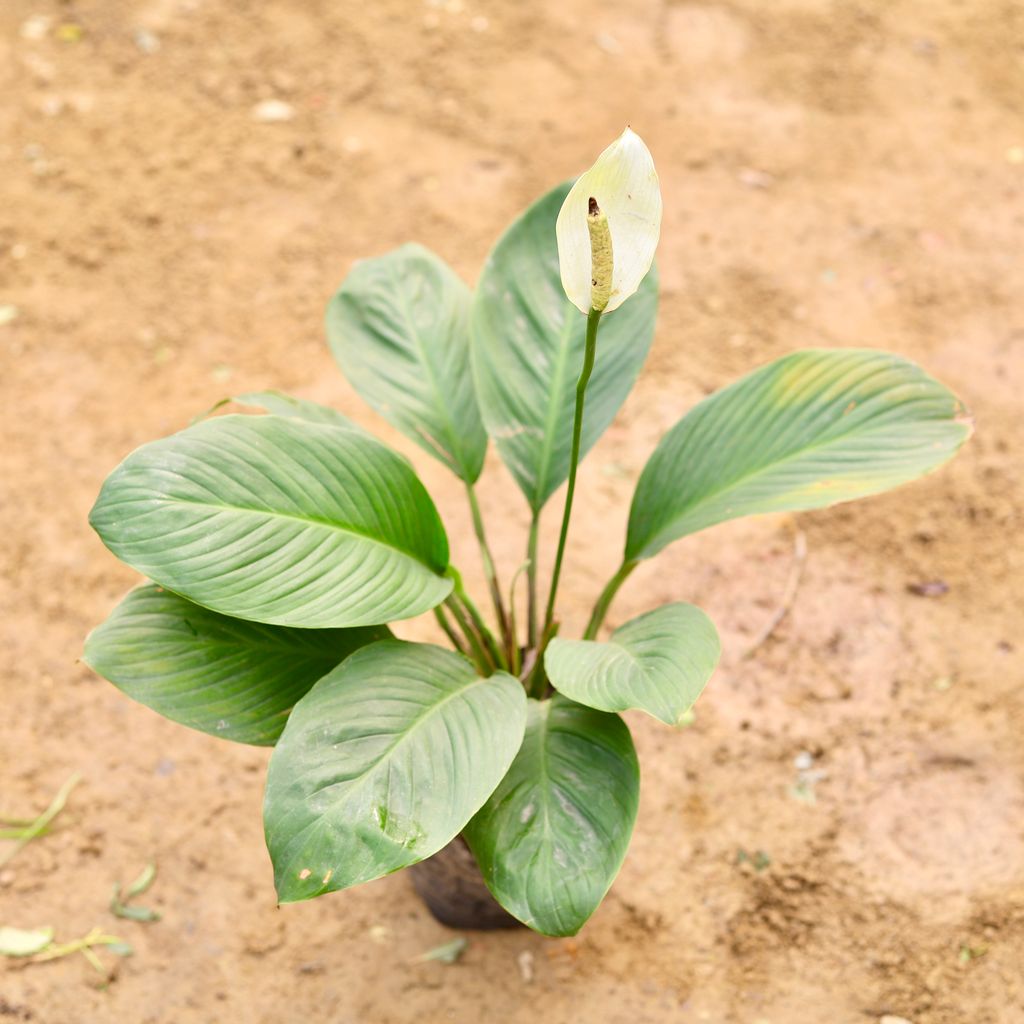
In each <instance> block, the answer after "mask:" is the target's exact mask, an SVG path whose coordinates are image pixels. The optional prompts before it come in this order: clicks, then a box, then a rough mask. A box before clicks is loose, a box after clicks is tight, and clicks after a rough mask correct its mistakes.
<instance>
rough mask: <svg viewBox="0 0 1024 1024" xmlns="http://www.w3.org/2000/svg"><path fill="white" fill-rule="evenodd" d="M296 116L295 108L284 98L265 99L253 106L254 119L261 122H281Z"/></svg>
mask: <svg viewBox="0 0 1024 1024" xmlns="http://www.w3.org/2000/svg"><path fill="white" fill-rule="evenodd" d="M294 117H295V108H294V107H293V106H292V105H291V104H290V103H285V101H284V100H264V101H263V102H262V103H257V104H256V106H255V107H253V108H252V119H253V120H254V121H259V122H260V123H261V124H281V123H282V122H284V121H291V120H292V119H293V118H294Z"/></svg>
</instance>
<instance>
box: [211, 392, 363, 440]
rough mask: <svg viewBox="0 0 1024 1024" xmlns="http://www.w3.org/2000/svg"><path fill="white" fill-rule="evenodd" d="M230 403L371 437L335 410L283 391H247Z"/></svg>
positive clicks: (236, 396)
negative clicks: (324, 424) (250, 406)
mask: <svg viewBox="0 0 1024 1024" xmlns="http://www.w3.org/2000/svg"><path fill="white" fill-rule="evenodd" d="M230 401H232V402H237V403H238V404H239V405H252V406H255V407H256V408H257V409H263V410H264V412H269V413H272V414H273V415H274V416H286V417H291V418H294V419H298V420H308V421H309V422H310V423H326V424H328V425H329V426H332V427H341V428H342V429H343V430H353V431H355V432H356V433H359V434H365V435H366V436H367V437H372V435H371V434H370V432H369V431H368V430H364V429H363V428H362V427H361V426H359V424H358V423H356V422H355V421H354V420H350V419H349V418H348V417H347V416H346V415H344V414H343V413H340V412H338V410H337V409H332V408H331V407H330V406H329V405H321V404H320V403H319V402H313V401H311V400H310V399H308V398H295V397H294V396H293V395H286V394H285V393H284V392H283V391H248V392H246V393H245V394H244V395H235V397H234V398H232V399H230Z"/></svg>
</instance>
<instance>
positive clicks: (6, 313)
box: [0, 306, 18, 327]
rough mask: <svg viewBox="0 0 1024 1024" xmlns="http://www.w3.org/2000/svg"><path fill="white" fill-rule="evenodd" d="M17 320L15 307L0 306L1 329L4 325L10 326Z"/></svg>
mask: <svg viewBox="0 0 1024 1024" xmlns="http://www.w3.org/2000/svg"><path fill="white" fill-rule="evenodd" d="M17 319H18V307H17V306H0V327H3V326H4V325H5V324H12V323H14V321H15V320H17Z"/></svg>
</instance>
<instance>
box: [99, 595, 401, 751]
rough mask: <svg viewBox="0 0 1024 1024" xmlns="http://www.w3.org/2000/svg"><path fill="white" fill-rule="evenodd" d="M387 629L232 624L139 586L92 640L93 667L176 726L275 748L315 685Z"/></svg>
mask: <svg viewBox="0 0 1024 1024" xmlns="http://www.w3.org/2000/svg"><path fill="white" fill-rule="evenodd" d="M390 635H391V633H390V630H389V629H388V628H387V627H386V626H365V627H362V628H358V629H294V628H291V627H288V626H267V625H264V624H262V623H257V622H246V621H244V620H243V619H232V618H229V617H228V616H226V615H221V614H220V613H219V612H212V611H210V610H209V609H207V608H202V607H200V606H199V605H197V604H193V603H192V602H191V601H186V600H185V598H183V597H179V596H178V595H177V594H172V593H171V592H170V591H169V590H164V589H163V587H157V586H154V585H153V584H147V585H145V586H142V587H137V588H136V589H135V590H133V591H132V592H131V593H130V594H129V595H128V596H127V597H126V598H125V599H124V600H123V601H122V602H121V603H120V604H119V605H118V606H117V608H115V609H114V611H113V612H112V613H111V615H110V617H109V618H108V619H107V621H106V622H104V623H103V624H102V625H101V626H98V627H97V628H96V629H94V630H93V631H92V632H91V633H90V634H89V636H88V638H87V639H86V641H85V654H84V661H85V663H86V664H87V665H88V666H89V667H90V668H92V669H93V670H94V671H95V672H98V673H99V674H100V675H101V676H103V677H104V678H105V679H109V680H110V681H111V682H112V683H113V684H114V685H115V686H116V687H118V689H120V690H121V691H123V692H124V693H126V694H127V695H128V696H129V697H131V698H132V699H133V700H137V701H139V703H140V704H145V705H146V706H147V707H150V708H152V709H153V710H154V711H157V712H159V713H160V714H161V715H164V716H165V717H166V718H170V719H171V720H172V721H175V722H180V723H181V724H182V725H187V726H190V727H191V728H193V729H199V730H200V731H201V732H208V733H210V734H211V735H213V736H219V737H220V738H221V739H226V740H235V741H237V742H239V743H256V744H261V745H265V746H272V745H273V744H274V743H275V742H276V741H277V738H278V736H280V735H281V730H282V729H283V728H284V723H285V720H286V719H287V717H288V712H289V711H291V709H292V707H293V705H294V704H295V702H296V701H297V700H298V699H299V698H300V697H301V696H302V695H303V694H305V693H307V692H308V691H309V689H310V687H312V685H313V684H314V683H315V682H316V681H317V680H318V679H320V678H321V677H322V676H324V675H326V674H327V673H328V672H329V671H330V670H331V669H332V668H334V666H335V665H337V664H338V663H339V662H340V661H343V660H344V659H345V658H346V657H348V655H349V654H351V653H352V652H353V651H354V650H356V649H357V648H359V647H364V646H365V645H366V644H369V643H373V642H374V641H375V640H382V639H384V638H386V637H389V636H390Z"/></svg>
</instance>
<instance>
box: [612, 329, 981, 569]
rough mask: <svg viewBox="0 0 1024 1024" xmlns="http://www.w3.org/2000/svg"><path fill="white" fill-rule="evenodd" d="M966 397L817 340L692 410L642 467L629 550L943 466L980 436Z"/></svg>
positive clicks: (650, 548) (858, 492)
mask: <svg viewBox="0 0 1024 1024" xmlns="http://www.w3.org/2000/svg"><path fill="white" fill-rule="evenodd" d="M970 433H971V422H970V419H969V417H968V416H967V415H966V413H965V412H964V408H963V406H962V405H961V404H960V401H959V400H958V399H957V397H956V396H955V395H954V394H953V393H952V392H950V391H949V390H947V389H946V388H945V387H943V386H942V385H941V384H939V383H938V382H937V381H935V380H933V379H932V378H931V377H929V376H928V375H927V374H926V373H924V371H923V370H921V369H920V368H919V367H917V366H915V365H914V364H913V363H911V362H908V361H907V360H906V359H901V358H900V357H899V356H894V355H890V354H888V353H886V352H878V351H875V350H871V349H836V350H827V349H808V350H807V351H804V352H794V353H793V354H792V355H788V356H784V357H783V358H782V359H778V360H776V361H775V362H774V363H769V364H768V365H767V366H762V367H761V368H760V369H759V370H755V371H754V372H753V373H751V374H748V375H747V376H746V377H744V378H742V379H741V380H739V381H737V382H736V383H735V384H733V385H731V386H730V387H727V388H725V389H724V390H722V391H719V392H717V393H715V394H713V395H711V396H710V397H709V398H706V399H705V400H704V401H703V402H701V403H700V404H699V405H697V406H696V407H695V408H694V409H692V410H691V411H690V412H689V413H687V414H686V415H685V416H684V417H683V418H682V419H681V420H680V421H679V422H678V423H677V424H676V425H675V426H674V427H673V428H672V429H671V430H670V431H669V432H668V433H667V434H666V435H665V436H664V437H663V438H662V440H661V442H660V444H659V445H658V447H657V448H656V449H655V451H654V454H653V455H652V456H651V458H650V460H649V461H648V463H647V466H646V467H645V468H644V471H643V473H642V474H641V476H640V481H639V483H638V484H637V489H636V495H635V496H634V498H633V507H632V509H631V510H630V516H629V532H628V537H627V540H626V560H627V561H635V560H638V559H641V558H650V556H651V555H654V554H656V553H657V552H658V551H660V550H661V549H662V548H663V547H665V545H666V544H669V543H670V542H671V541H673V540H676V539H677V538H679V537H683V536H685V535H686V534H689V533H694V532H696V531H697V530H703V529H704V528H705V527H708V526H714V525H715V523H720V522H723V521H724V520H726V519H733V518H735V517H736V516H743V515H751V514H754V513H762V512H781V511H786V510H797V509H810V508H821V507H823V506H826V505H833V504H835V503H836V502H839V501H849V500H850V499H852V498H861V497H864V496H866V495H869V494H877V493H878V492H880V491H885V490H888V489H889V488H890V487H895V486H897V485H898V484H902V483H906V482H907V481H908V480H913V479H915V478H916V477H919V476H923V475H924V474H925V473H928V472H930V471H931V470H933V469H935V468H936V467H937V466H940V465H942V463H943V462H945V461H946V460H947V459H949V458H950V457H951V456H952V455H953V454H954V453H955V452H956V450H957V449H958V448H959V447H960V446H961V445H962V444H963V443H964V441H965V440H966V439H967V438H968V437H969V436H970Z"/></svg>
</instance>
